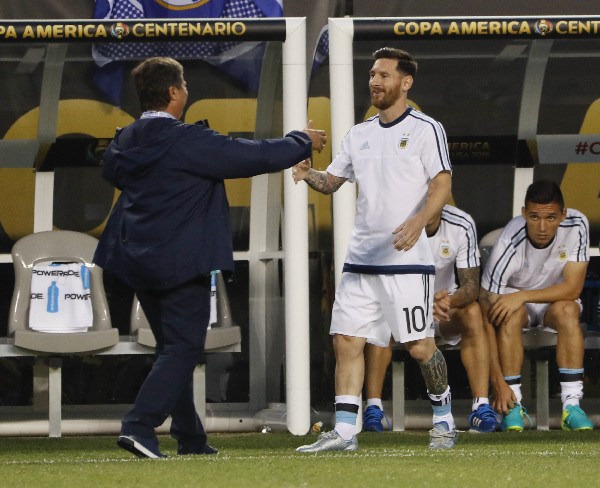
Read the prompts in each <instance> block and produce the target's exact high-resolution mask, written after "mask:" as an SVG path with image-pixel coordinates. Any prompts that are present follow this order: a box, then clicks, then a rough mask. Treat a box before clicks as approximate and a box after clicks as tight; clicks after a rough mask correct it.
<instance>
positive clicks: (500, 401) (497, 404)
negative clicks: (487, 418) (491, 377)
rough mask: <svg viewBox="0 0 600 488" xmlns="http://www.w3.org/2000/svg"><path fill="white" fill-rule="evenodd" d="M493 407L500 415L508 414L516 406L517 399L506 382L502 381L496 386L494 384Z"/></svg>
mask: <svg viewBox="0 0 600 488" xmlns="http://www.w3.org/2000/svg"><path fill="white" fill-rule="evenodd" d="M492 397H493V401H492V407H494V410H496V412H498V413H502V414H505V413H508V411H509V410H510V409H511V408H513V407H514V406H515V403H516V402H517V397H516V395H515V392H514V391H512V389H511V388H510V386H508V384H507V383H506V381H502V382H500V383H498V384H496V385H494V384H493V383H492Z"/></svg>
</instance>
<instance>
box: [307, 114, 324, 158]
mask: <svg viewBox="0 0 600 488" xmlns="http://www.w3.org/2000/svg"><path fill="white" fill-rule="evenodd" d="M304 132H305V133H306V134H308V137H310V140H311V142H312V147H313V151H318V152H321V151H322V150H323V149H324V148H325V144H327V133H326V132H325V131H324V130H319V129H313V121H312V120H309V121H308V125H307V126H306V128H305V129H304Z"/></svg>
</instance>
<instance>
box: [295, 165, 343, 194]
mask: <svg viewBox="0 0 600 488" xmlns="http://www.w3.org/2000/svg"><path fill="white" fill-rule="evenodd" d="M304 181H306V183H307V184H308V186H310V187H311V188H312V189H313V190H316V191H318V192H320V193H324V194H325V195H331V194H332V193H333V192H335V191H337V190H338V189H339V187H340V186H342V184H343V183H344V182H345V181H346V178H340V177H339V176H333V175H332V174H331V173H328V172H327V171H315V170H314V169H312V168H311V169H310V170H309V171H308V175H306V178H304Z"/></svg>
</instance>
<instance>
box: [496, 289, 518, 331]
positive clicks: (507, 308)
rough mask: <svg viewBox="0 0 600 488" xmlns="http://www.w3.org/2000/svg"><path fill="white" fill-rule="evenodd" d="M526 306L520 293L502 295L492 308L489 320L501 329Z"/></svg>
mask: <svg viewBox="0 0 600 488" xmlns="http://www.w3.org/2000/svg"><path fill="white" fill-rule="evenodd" d="M523 305H524V303H523V300H522V299H521V296H520V294H519V293H518V292H516V293H507V294H506V295H501V296H500V298H498V300H496V302H495V303H494V304H493V305H492V306H491V307H490V309H489V311H488V319H489V320H490V322H491V323H492V324H494V325H495V326H496V327H500V326H501V325H504V324H506V323H507V322H508V320H509V319H510V317H512V315H513V314H514V313H515V312H516V311H517V310H519V309H520V308H521V307H522V306H523Z"/></svg>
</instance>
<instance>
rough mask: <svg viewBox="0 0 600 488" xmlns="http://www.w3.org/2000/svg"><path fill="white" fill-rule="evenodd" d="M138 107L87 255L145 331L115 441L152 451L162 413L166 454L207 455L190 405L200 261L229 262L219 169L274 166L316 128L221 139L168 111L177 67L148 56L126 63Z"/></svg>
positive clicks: (202, 308)
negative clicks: (133, 394) (141, 377)
mask: <svg viewBox="0 0 600 488" xmlns="http://www.w3.org/2000/svg"><path fill="white" fill-rule="evenodd" d="M132 75H133V80H134V83H135V87H136V90H137V94H138V97H139V100H140V104H141V109H142V111H143V113H142V116H141V117H140V119H139V120H137V121H135V122H133V123H132V124H131V125H129V126H128V127H125V128H124V129H118V130H117V133H116V135H115V137H114V139H113V141H112V142H111V143H110V145H109V146H108V148H107V151H106V153H105V156H104V170H103V176H104V178H105V179H107V180H108V181H109V182H110V183H111V184H113V185H114V186H115V187H117V188H118V189H119V190H121V196H120V197H119V200H118V201H117V203H116V205H115V208H114V210H113V212H112V214H111V216H110V219H109V221H108V223H107V225H106V229H105V231H104V233H103V234H102V237H101V238H100V243H99V244H98V249H97V251H96V255H95V257H94V262H95V263H96V264H98V265H99V266H101V267H102V268H104V269H105V270H107V271H109V272H112V273H113V274H115V275H117V276H118V277H119V278H121V279H122V280H123V281H125V282H126V283H128V284H129V285H130V286H131V287H132V288H133V290H134V291H135V293H136V295H137V297H138V298H139V300H140V304H141V306H142V309H143V310H144V312H145V314H146V316H147V318H148V321H149V322H150V327H151V328H152V332H153V333H154V336H155V338H156V358H155V361H154V364H153V366H152V370H151V371H150V373H149V374H148V377H147V378H146V380H145V382H144V384H143V385H142V387H141V388H140V391H139V393H138V396H137V398H136V401H135V404H134V406H133V408H132V410H131V411H130V412H129V413H127V414H126V415H125V417H124V418H123V421H122V428H121V435H120V436H119V438H118V440H117V444H118V445H119V446H120V447H122V448H124V449H127V450H128V451H130V452H132V453H134V454H135V455H137V456H140V457H147V458H153V459H155V458H161V457H164V456H163V454H162V453H161V452H160V448H159V444H158V439H157V437H156V434H155V431H154V429H155V428H156V427H158V426H160V425H161V424H162V423H163V422H164V421H165V420H166V418H167V417H168V416H169V415H171V419H172V424H171V435H172V436H173V437H174V438H175V439H176V440H177V442H178V450H177V452H178V454H215V453H216V452H217V450H216V449H214V448H213V447H211V446H210V445H209V444H207V438H206V433H205V430H204V428H203V426H202V423H201V421H200V418H199V417H198V415H197V413H196V409H195V407H194V400H193V391H192V377H193V371H194V367H195V366H196V364H197V363H198V361H199V359H200V357H201V354H202V352H203V350H204V342H205V339H206V330H207V327H208V322H209V315H210V272H211V271H212V270H217V269H219V270H223V271H233V251H232V239H231V230H230V224H229V210H228V203H227V196H226V194H225V185H224V182H223V180H224V179H226V178H243V177H249V176H254V175H258V174H262V173H268V172H274V171H279V170H282V169H285V168H289V167H291V166H293V165H294V164H296V163H298V162H299V161H302V160H304V159H306V158H309V157H310V156H311V152H312V149H313V148H314V149H316V150H319V151H320V150H322V149H323V146H324V145H325V143H326V140H327V137H326V134H325V132H324V131H320V130H314V129H312V128H311V124H310V123H309V126H308V127H307V128H306V129H304V131H292V132H290V133H289V134H287V135H286V136H285V137H282V138H278V139H266V140H260V141H255V140H245V139H232V138H230V137H227V136H224V135H221V134H219V133H217V132H215V131H213V130H211V129H209V128H208V127H207V126H206V125H204V124H193V125H191V124H185V123H183V122H181V121H180V120H179V119H180V118H181V116H182V115H183V110H184V107H185V105H186V102H187V98H188V92H187V87H186V82H185V80H184V77H183V67H182V66H181V64H179V63H178V62H177V61H175V60H173V59H171V58H150V59H147V60H146V61H143V62H142V63H141V64H139V65H138V66H137V67H135V68H134V70H133V72H132Z"/></svg>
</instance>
